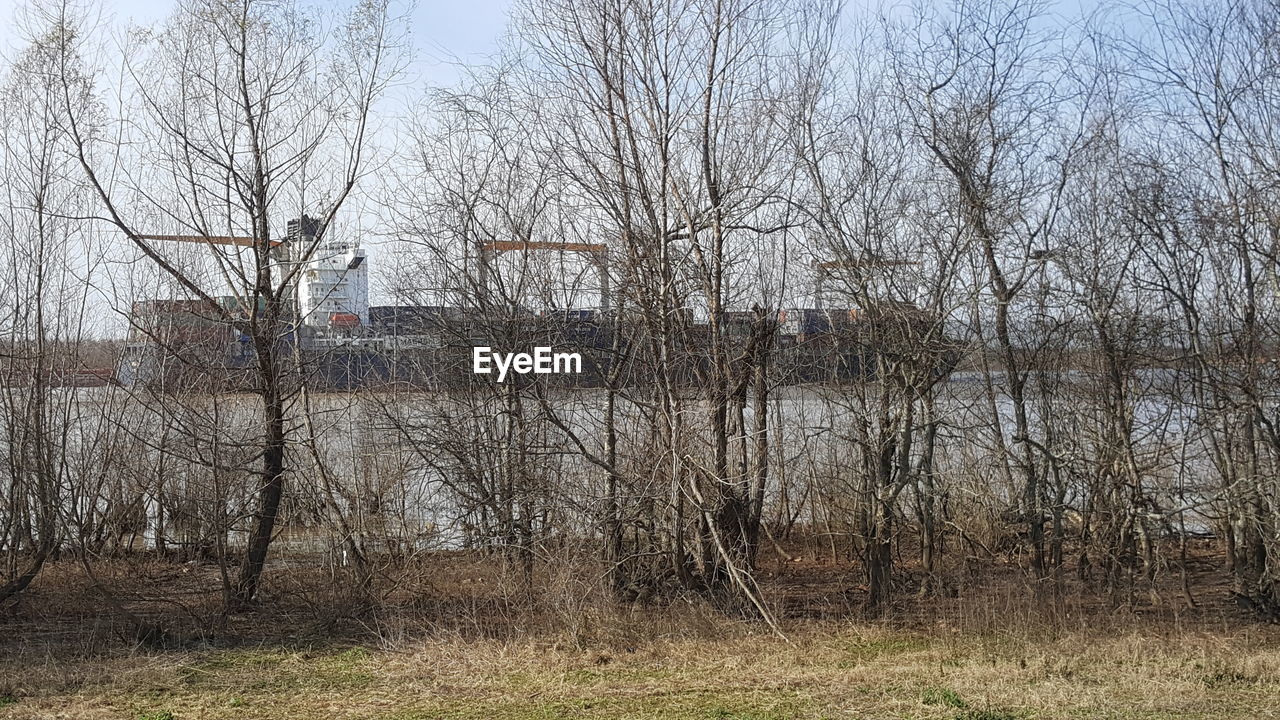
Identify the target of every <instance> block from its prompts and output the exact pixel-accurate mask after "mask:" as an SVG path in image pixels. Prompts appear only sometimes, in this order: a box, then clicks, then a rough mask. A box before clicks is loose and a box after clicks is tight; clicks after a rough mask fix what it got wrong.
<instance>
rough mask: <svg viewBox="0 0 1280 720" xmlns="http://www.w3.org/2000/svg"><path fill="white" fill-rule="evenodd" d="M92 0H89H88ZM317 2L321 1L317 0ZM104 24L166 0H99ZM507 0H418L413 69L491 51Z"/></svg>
mask: <svg viewBox="0 0 1280 720" xmlns="http://www.w3.org/2000/svg"><path fill="white" fill-rule="evenodd" d="M91 1H92V0H91ZM21 4H22V0H0V49H2V50H3V52H4V54H5V55H6V56H8V55H10V54H11V53H12V52H13V50H15V49H16V46H17V45H18V44H19V42H20V40H21V38H20V36H19V33H18V31H17V30H16V28H15V27H14V18H15V15H16V13H17V12H18V11H19V10H18V9H19V7H20V6H21ZM321 4H325V3H324V0H321ZM336 4H342V3H336ZM93 5H94V6H95V7H96V6H100V7H101V8H102V14H103V16H104V19H105V20H106V24H108V25H110V26H112V27H114V28H122V27H124V26H125V25H127V24H128V23H130V22H133V23H136V24H149V23H152V22H155V21H157V20H160V19H163V18H164V17H165V16H166V15H168V14H169V13H170V12H171V11H172V10H173V6H174V3H173V2H172V0H100V2H96V1H94V2H93ZM511 5H512V3H511V1H510V0H469V1H466V2H450V1H448V0H419V2H418V3H417V6H416V7H415V8H414V9H413V11H412V19H413V21H412V24H411V27H410V31H411V32H412V34H413V44H414V47H415V49H416V55H417V58H416V59H417V63H416V65H417V67H416V68H415V70H416V72H417V73H419V74H421V75H422V76H423V77H422V78H421V79H422V80H423V81H425V82H426V83H427V84H442V83H448V82H449V81H450V80H451V79H453V78H454V77H456V73H455V72H454V71H453V70H452V69H451V64H452V63H453V62H455V61H456V60H462V61H472V62H474V61H478V60H481V59H482V58H483V57H484V56H486V55H488V54H490V53H492V52H493V51H494V50H495V49H496V48H497V44H498V41H499V39H500V37H501V36H502V34H503V32H505V30H506V26H507V13H508V11H509V10H510V8H511Z"/></svg>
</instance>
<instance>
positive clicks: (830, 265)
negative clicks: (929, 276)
mask: <svg viewBox="0 0 1280 720" xmlns="http://www.w3.org/2000/svg"><path fill="white" fill-rule="evenodd" d="M919 264H920V263H918V262H916V261H915V260H900V259H884V258H876V257H868V258H862V259H857V260H829V261H825V262H824V261H816V262H814V263H813V299H814V306H815V307H816V308H817V309H819V310H822V309H824V308H823V304H824V303H823V299H822V298H823V295H824V294H825V292H826V284H827V281H828V280H829V279H830V278H831V276H832V275H834V274H835V273H837V272H838V271H840V270H867V269H875V268H889V267H899V266H903V265H919Z"/></svg>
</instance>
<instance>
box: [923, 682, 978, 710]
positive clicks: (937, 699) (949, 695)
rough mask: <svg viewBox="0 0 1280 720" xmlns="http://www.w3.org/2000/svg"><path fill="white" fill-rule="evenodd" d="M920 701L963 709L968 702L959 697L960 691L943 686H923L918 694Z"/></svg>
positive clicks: (926, 703)
mask: <svg viewBox="0 0 1280 720" xmlns="http://www.w3.org/2000/svg"><path fill="white" fill-rule="evenodd" d="M920 702H922V703H924V704H925V705H941V706H943V707H949V708H955V709H957V710H964V709H966V708H968V707H969V703H967V702H965V700H964V698H962V697H960V693H958V692H956V691H955V690H952V689H951V688H945V687H931V688H925V690H924V692H923V693H921V694H920Z"/></svg>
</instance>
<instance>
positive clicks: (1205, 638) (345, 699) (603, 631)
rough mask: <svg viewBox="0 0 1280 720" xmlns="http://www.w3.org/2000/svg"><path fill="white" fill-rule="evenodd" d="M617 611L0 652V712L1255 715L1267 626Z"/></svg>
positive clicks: (1264, 706) (1270, 670)
mask: <svg viewBox="0 0 1280 720" xmlns="http://www.w3.org/2000/svg"><path fill="white" fill-rule="evenodd" d="M788 631H789V638H788V640H782V639H779V638H777V637H775V636H772V635H769V634H765V633H762V632H761V631H760V629H759V628H757V627H755V626H751V625H744V624H739V623H731V622H728V621H714V620H711V619H709V618H708V619H707V620H706V622H705V624H703V625H700V626H690V625H687V624H684V623H683V622H681V621H676V620H673V619H670V618H663V617H648V616H644V615H636V616H635V617H632V618H631V619H630V620H629V621H618V622H615V623H614V624H612V625H611V626H609V627H608V628H604V627H601V628H597V632H596V633H595V635H594V636H593V637H592V638H590V639H587V640H585V641H584V639H583V638H582V637H581V636H578V637H572V636H569V635H566V634H563V633H557V634H538V633H530V634H528V635H526V636H524V637H521V638H507V639H503V640H485V639H464V638H461V637H458V636H456V635H455V636H450V635H442V636H435V637H428V638H420V639H418V640H415V641H413V642H411V643H406V644H403V645H400V646H391V647H386V646H384V647H374V648H367V647H360V646H356V647H346V648H334V647H328V648H323V647H307V646H301V645H299V646H293V647H286V646H280V645H275V646H262V647H255V648H239V649H234V650H206V651H196V652H192V651H187V652H169V653H147V652H139V651H121V652H117V653H113V654H111V655H109V656H99V657H93V658H81V659H69V658H54V657H50V656H46V657H44V658H41V657H40V656H39V654H38V653H36V652H32V651H30V649H28V651H27V652H21V653H19V654H18V655H17V656H15V657H10V658H7V659H5V660H4V661H2V662H0V677H2V678H4V680H3V683H4V687H5V688H6V689H5V690H3V692H4V693H7V694H8V696H9V697H10V698H11V699H12V700H14V702H11V703H9V704H8V705H6V706H5V707H3V708H0V718H15V719H16V718H85V719H86V720H89V719H92V718H130V719H140V718H149V719H152V720H159V719H162V718H170V717H172V718H176V719H178V720H184V719H186V718H213V719H217V718H387V719H392V718H399V719H403V720H410V719H414V718H436V717H459V718H556V717H597V718H626V717H660V718H757V719H764V718H779V719H781V718H864V717H872V718H890V717H895V718H896V717H901V718H947V719H953V718H964V719H966V720H969V719H972V720H983V719H988V720H996V719H999V718H1032V717H1034V718H1069V717H1113V718H1221V717H1241V718H1255V717H1256V718H1263V717H1277V716H1280V636H1278V634H1277V632H1276V630H1275V629H1274V628H1266V627H1261V626H1259V627H1254V628H1249V629H1243V630H1237V631H1235V632H1231V633H1214V632H1203V631H1195V632H1193V631H1180V632H1179V631H1174V632H1170V631H1168V629H1167V628H1165V629H1162V628H1155V627H1143V626H1141V625H1139V624H1137V623H1134V624H1132V626H1131V627H1130V629H1129V630H1128V631H1125V632H1111V633H1107V634H1099V633H1081V632H1067V633H1047V634H1046V633H1044V632H1026V631H1016V630H1010V631H1008V632H1005V633H1000V634H972V633H967V632H962V631H958V630H956V629H955V628H952V627H947V626H945V625H940V626H938V627H936V628H933V629H932V630H931V631H928V632H925V631H922V630H919V629H915V630H909V629H893V628H889V627H885V626H883V625H868V624H856V623H831V622H814V621H809V622H803V623H792V624H791V625H790V626H789V627H788Z"/></svg>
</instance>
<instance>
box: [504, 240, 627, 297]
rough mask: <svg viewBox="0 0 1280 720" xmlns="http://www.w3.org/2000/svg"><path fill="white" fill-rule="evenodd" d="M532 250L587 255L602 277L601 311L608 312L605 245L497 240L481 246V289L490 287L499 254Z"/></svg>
mask: <svg viewBox="0 0 1280 720" xmlns="http://www.w3.org/2000/svg"><path fill="white" fill-rule="evenodd" d="M530 250H550V251H553V252H561V253H577V254H580V255H585V256H586V257H587V258H588V259H589V260H590V261H591V263H592V264H593V265H595V267H596V270H597V273H598V275H599V277H600V287H599V290H600V309H601V310H605V311H607V310H608V309H609V304H610V287H609V247H608V246H607V245H605V244H603V243H576V242H549V241H525V240H495V241H491V242H487V243H485V244H484V245H482V246H481V248H480V252H481V258H480V267H479V280H480V288H481V289H482V290H484V289H487V288H488V287H489V275H488V274H489V264H490V263H491V262H492V261H493V260H494V258H495V257H496V256H497V255H498V254H499V253H504V252H528V251H530Z"/></svg>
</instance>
